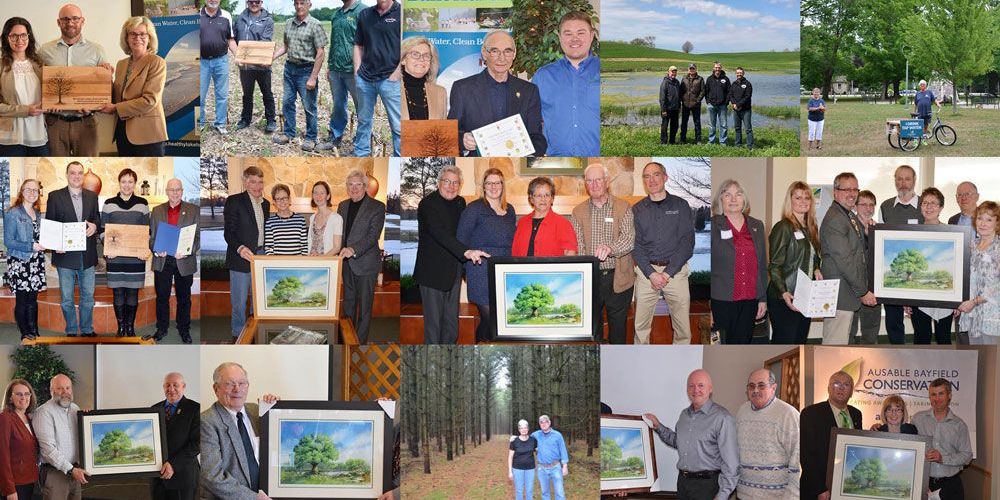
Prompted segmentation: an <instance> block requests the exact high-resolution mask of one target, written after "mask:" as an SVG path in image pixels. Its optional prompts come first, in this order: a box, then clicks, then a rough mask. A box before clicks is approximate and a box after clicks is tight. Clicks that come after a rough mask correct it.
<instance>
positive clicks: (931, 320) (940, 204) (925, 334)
mask: <svg viewBox="0 0 1000 500" xmlns="http://www.w3.org/2000/svg"><path fill="white" fill-rule="evenodd" d="M943 208H944V194H942V193H941V191H939V190H938V189H937V188H934V187H929V188H927V189H925V190H924V191H923V192H922V193H920V213H921V215H923V216H924V222H923V223H924V224H930V225H935V224H944V222H942V221H941V219H940V217H941V210H942V209H943ZM906 309H908V310H909V311H910V321H911V322H912V323H913V343H914V344H930V343H931V330H933V331H934V340H935V341H936V342H937V343H938V344H951V326H952V318H953V315H954V310H953V309H946V308H942V307H909V306H907V307H906Z"/></svg>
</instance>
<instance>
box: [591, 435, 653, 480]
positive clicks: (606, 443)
mask: <svg viewBox="0 0 1000 500" xmlns="http://www.w3.org/2000/svg"><path fill="white" fill-rule="evenodd" d="M642 432H643V431H642V429H633V428H630V427H601V480H608V479H642V478H644V477H646V463H645V461H644V454H643V449H642Z"/></svg>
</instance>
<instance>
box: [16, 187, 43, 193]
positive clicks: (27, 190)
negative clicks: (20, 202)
mask: <svg viewBox="0 0 1000 500" xmlns="http://www.w3.org/2000/svg"><path fill="white" fill-rule="evenodd" d="M21 192H23V193H24V194H38V193H41V192H42V191H41V190H40V189H34V188H24V189H23V190H22V191H21Z"/></svg>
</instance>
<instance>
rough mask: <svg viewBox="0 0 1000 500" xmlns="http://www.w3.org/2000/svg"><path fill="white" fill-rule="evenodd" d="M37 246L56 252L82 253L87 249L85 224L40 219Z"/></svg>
mask: <svg viewBox="0 0 1000 500" xmlns="http://www.w3.org/2000/svg"><path fill="white" fill-rule="evenodd" d="M38 244H40V245H42V246H43V247H45V248H46V249H48V250H55V251H57V252H82V251H84V250H86V249H87V223H86V222H65V223H63V222H57V221H54V220H49V219H42V223H41V225H40V226H39V227H38Z"/></svg>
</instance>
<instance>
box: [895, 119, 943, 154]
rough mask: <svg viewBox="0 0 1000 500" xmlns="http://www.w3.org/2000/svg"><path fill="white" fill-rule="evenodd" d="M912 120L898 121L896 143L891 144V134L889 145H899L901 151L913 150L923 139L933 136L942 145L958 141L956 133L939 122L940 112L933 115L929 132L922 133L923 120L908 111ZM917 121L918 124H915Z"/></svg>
mask: <svg viewBox="0 0 1000 500" xmlns="http://www.w3.org/2000/svg"><path fill="white" fill-rule="evenodd" d="M910 116H911V117H912V118H914V119H912V120H900V121H899V124H900V126H899V133H898V134H897V135H896V145H893V144H892V136H890V137H889V145H890V146H893V147H899V149H902V150H903V151H914V150H916V149H917V148H919V147H920V144H921V143H923V141H924V140H930V138H931V137H933V138H934V139H935V140H936V141H937V142H938V144H940V145H942V146H952V145H954V144H955V143H956V142H958V134H957V133H955V129H954V128H952V127H951V126H950V125H945V124H944V123H942V122H941V112H940V111H938V114H937V115H935V121H934V125H932V126H931V127H930V133H929V134H927V135H924V128H923V127H924V121H923V119H920V118H917V114H916V113H910ZM918 123H919V126H917V125H916V124H918Z"/></svg>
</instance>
